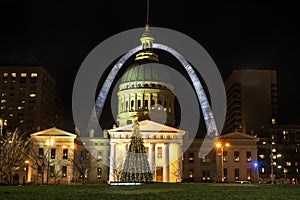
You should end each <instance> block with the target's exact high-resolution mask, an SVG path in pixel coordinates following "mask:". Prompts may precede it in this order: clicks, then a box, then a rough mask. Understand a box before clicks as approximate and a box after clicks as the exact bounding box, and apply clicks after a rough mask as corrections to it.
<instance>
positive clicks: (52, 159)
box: [26, 128, 78, 184]
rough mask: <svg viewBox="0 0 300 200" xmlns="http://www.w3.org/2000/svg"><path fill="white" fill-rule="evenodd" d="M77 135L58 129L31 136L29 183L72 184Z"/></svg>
mask: <svg viewBox="0 0 300 200" xmlns="http://www.w3.org/2000/svg"><path fill="white" fill-rule="evenodd" d="M76 137H77V136H76V135H75V134H73V133H69V132H66V131H63V130H60V129H57V128H50V129H46V130H43V131H39V132H36V133H33V134H31V139H32V142H33V148H32V149H30V151H31V152H30V155H29V157H28V161H29V162H28V166H29V168H28V172H27V179H26V180H27V182H28V183H30V182H32V183H35V184H42V183H43V184H46V183H48V184H58V183H61V184H71V181H72V180H73V179H74V176H75V170H74V155H75V152H76V149H78V146H77V145H76V144H75V139H76Z"/></svg>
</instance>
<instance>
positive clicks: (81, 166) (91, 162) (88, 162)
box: [73, 146, 96, 184]
mask: <svg viewBox="0 0 300 200" xmlns="http://www.w3.org/2000/svg"><path fill="white" fill-rule="evenodd" d="M95 162H96V161H95V159H94V158H93V157H92V155H91V154H90V152H89V151H88V150H87V149H85V148H84V146H78V148H77V149H76V150H75V151H74V159H73V174H74V177H73V181H74V183H75V181H76V180H77V179H80V180H81V183H82V184H84V183H85V181H86V179H87V173H88V171H91V170H93V169H94V168H96V165H95Z"/></svg>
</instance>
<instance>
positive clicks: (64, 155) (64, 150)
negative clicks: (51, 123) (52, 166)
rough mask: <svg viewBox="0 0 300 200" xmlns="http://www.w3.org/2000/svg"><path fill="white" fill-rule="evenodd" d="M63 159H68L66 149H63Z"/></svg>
mask: <svg viewBox="0 0 300 200" xmlns="http://www.w3.org/2000/svg"><path fill="white" fill-rule="evenodd" d="M63 159H68V149H63Z"/></svg>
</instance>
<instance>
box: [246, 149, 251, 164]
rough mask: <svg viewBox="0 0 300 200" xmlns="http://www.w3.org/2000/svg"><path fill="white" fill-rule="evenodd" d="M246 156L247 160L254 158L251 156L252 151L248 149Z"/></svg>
mask: <svg viewBox="0 0 300 200" xmlns="http://www.w3.org/2000/svg"><path fill="white" fill-rule="evenodd" d="M246 157H247V162H251V160H252V158H251V151H247V152H246Z"/></svg>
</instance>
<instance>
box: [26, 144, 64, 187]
mask: <svg viewBox="0 0 300 200" xmlns="http://www.w3.org/2000/svg"><path fill="white" fill-rule="evenodd" d="M40 149H42V150H40ZM29 159H30V167H31V168H32V169H34V170H35V171H37V172H38V174H40V176H41V184H44V183H45V180H44V179H45V175H46V184H49V178H50V177H51V178H54V179H55V180H54V182H56V179H57V177H59V176H60V175H61V171H62V168H61V166H62V165H69V164H70V163H69V161H67V160H62V159H60V158H59V157H58V156H54V155H51V147H47V148H41V147H39V146H37V145H34V144H32V146H31V148H30V151H29ZM51 167H53V171H52V169H51ZM37 177H38V176H37Z"/></svg>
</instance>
